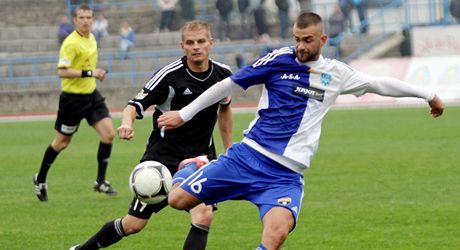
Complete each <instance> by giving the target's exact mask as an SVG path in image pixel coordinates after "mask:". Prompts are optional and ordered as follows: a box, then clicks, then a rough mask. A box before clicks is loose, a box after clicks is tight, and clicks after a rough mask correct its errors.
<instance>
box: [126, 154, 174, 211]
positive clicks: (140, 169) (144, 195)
mask: <svg viewBox="0 0 460 250" xmlns="http://www.w3.org/2000/svg"><path fill="white" fill-rule="evenodd" d="M171 187H172V176H171V173H170V172H169V170H168V168H167V167H166V166H164V165H163V164H161V163H159V162H156V161H144V162H142V163H140V164H138V165H137V166H136V167H135V168H134V169H133V171H132V172H131V175H130V176H129V188H130V189H131V191H132V192H133V194H134V195H135V196H136V197H137V198H138V199H139V200H141V201H143V202H145V203H148V204H156V203H159V202H161V201H162V200H164V199H166V197H167V195H168V193H169V191H171Z"/></svg>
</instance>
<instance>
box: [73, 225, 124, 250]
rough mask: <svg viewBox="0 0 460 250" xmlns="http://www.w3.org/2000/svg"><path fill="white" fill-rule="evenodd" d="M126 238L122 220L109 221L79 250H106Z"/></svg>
mask: <svg viewBox="0 0 460 250" xmlns="http://www.w3.org/2000/svg"><path fill="white" fill-rule="evenodd" d="M124 236H126V233H125V231H124V230H123V226H122V224H121V218H120V219H116V220H113V221H109V222H107V223H105V225H104V226H102V228H101V229H100V230H99V232H97V233H96V234H95V235H94V236H93V237H91V238H90V239H89V240H88V241H87V242H85V243H84V244H82V245H80V246H79V247H78V250H95V249H99V248H105V247H108V246H110V245H113V244H115V243H117V242H118V241H120V240H121V239H122V238H123V237H124Z"/></svg>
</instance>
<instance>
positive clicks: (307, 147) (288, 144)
mask: <svg viewBox="0 0 460 250" xmlns="http://www.w3.org/2000/svg"><path fill="white" fill-rule="evenodd" d="M294 49H295V48H294V47H284V48H280V49H276V50H273V51H272V52H269V53H267V54H265V55H263V56H261V57H260V58H258V59H257V60H255V61H254V63H253V64H252V65H248V66H246V67H245V68H243V69H242V70H241V71H239V72H238V73H236V74H234V75H232V76H231V77H230V78H231V79H232V80H233V81H234V82H235V83H236V84H238V85H240V86H241V87H243V88H244V89H247V88H248V87H250V86H252V85H256V84H264V87H263V90H262V96H261V98H260V101H259V104H258V108H257V113H256V117H255V119H254V120H253V121H252V122H251V123H250V125H249V128H248V129H247V130H245V131H244V136H245V138H244V139H243V142H245V143H247V144H249V145H250V146H251V147H253V148H255V149H256V150H258V151H259V152H261V153H262V154H264V155H266V156H267V157H269V158H271V159H273V160H275V161H277V162H279V163H281V164H282V165H284V166H286V167H288V168H290V169H292V170H293V171H296V172H299V173H301V172H303V171H304V170H305V169H307V168H308V167H309V166H310V163H311V161H312V159H313V156H314V154H315V153H316V150H317V148H318V144H319V138H320V134H321V123H322V121H323V118H324V116H325V115H326V113H327V112H328V110H329V109H330V107H331V105H332V104H333V103H334V101H335V100H336V98H337V97H338V96H339V95H340V94H354V95H355V96H360V95H362V94H364V93H366V92H375V93H380V91H381V86H375V85H376V84H375V83H376V79H378V80H382V78H375V77H371V76H369V75H366V74H363V73H360V72H358V71H356V70H354V69H352V68H351V67H349V66H348V65H346V64H344V63H342V62H339V61H337V60H331V59H325V58H323V57H322V56H320V58H319V60H317V61H313V62H307V63H300V62H299V61H298V60H297V59H296V55H295V51H294ZM392 81H393V80H391V82H392ZM392 83H394V82H392ZM385 87H386V86H385ZM386 90H387V89H385V91H386ZM389 90H390V91H389V94H391V93H392V92H391V91H392V90H393V89H389ZM406 92H407V93H406ZM406 92H396V96H400V95H406V96H417V97H424V98H429V96H430V95H431V92H428V91H427V90H424V89H420V88H414V89H412V88H410V89H409V90H408V91H406ZM384 94H386V93H384Z"/></svg>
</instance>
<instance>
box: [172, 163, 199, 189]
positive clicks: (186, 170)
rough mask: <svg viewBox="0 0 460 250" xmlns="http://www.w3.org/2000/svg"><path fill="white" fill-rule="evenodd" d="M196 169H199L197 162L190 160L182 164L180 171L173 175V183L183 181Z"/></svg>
mask: <svg viewBox="0 0 460 250" xmlns="http://www.w3.org/2000/svg"><path fill="white" fill-rule="evenodd" d="M196 170H198V165H197V163H196V162H190V163H187V164H186V165H184V166H182V168H181V169H180V170H179V171H177V172H176V173H175V174H174V176H173V185H174V184H176V183H178V182H183V181H184V180H185V179H187V178H188V177H189V176H190V175H192V174H193V173H194V172H195V171H196Z"/></svg>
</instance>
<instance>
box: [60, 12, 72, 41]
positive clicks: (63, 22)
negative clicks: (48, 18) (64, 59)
mask: <svg viewBox="0 0 460 250" xmlns="http://www.w3.org/2000/svg"><path fill="white" fill-rule="evenodd" d="M72 31H73V26H72V24H70V23H69V19H68V18H67V16H66V15H62V16H61V18H60V21H59V28H58V41H59V46H61V45H62V42H64V39H65V38H66V37H67V36H68V35H69V34H70V33H72Z"/></svg>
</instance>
